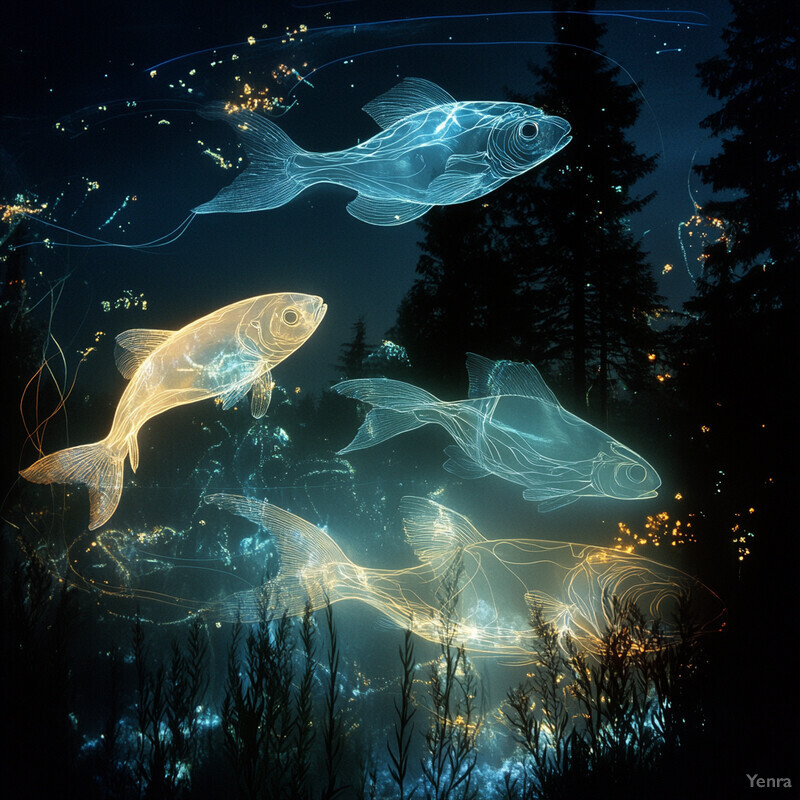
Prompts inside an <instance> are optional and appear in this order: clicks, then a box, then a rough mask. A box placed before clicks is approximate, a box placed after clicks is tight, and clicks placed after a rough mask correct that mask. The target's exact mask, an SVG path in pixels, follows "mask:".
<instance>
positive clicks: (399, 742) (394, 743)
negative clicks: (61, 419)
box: [386, 628, 417, 800]
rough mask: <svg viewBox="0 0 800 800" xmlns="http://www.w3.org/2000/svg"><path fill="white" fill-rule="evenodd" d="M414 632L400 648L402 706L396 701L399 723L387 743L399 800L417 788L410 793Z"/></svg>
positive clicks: (390, 771) (413, 707)
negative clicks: (408, 781) (409, 771)
mask: <svg viewBox="0 0 800 800" xmlns="http://www.w3.org/2000/svg"><path fill="white" fill-rule="evenodd" d="M412 637H413V634H412V633H411V631H410V630H409V629H408V628H406V630H405V633H404V634H403V644H402V645H400V647H399V648H398V650H399V654H400V665H401V667H402V674H401V676H400V703H399V705H398V702H397V700H395V701H394V710H395V715H396V717H395V722H394V736H393V737H392V739H390V741H389V742H387V745H386V748H387V750H388V752H389V762H390V763H389V774H390V775H391V776H392V780H393V781H394V783H395V784H396V786H397V797H398V799H399V800H411V798H412V797H413V796H414V792H415V791H416V787H414V788H412V789H411V790H410V791H409V792H408V793H406V783H407V774H408V757H409V752H410V748H411V738H412V736H413V735H414V715H415V714H416V711H417V710H416V708H415V706H414V699H413V694H412V689H413V686H414V671H415V664H414V640H413V638H412Z"/></svg>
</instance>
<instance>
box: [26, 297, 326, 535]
mask: <svg viewBox="0 0 800 800" xmlns="http://www.w3.org/2000/svg"><path fill="white" fill-rule="evenodd" d="M326 310H327V306H326V305H325V303H324V302H323V301H322V298H320V297H316V296H313V295H306V294H300V293H293V292H281V293H275V294H267V295H259V296H257V297H251V298H248V299H246V300H240V301H239V302H237V303H233V304H231V305H228V306H225V307H223V308H220V309H217V310H216V311H213V312H211V313H210V314H207V315H206V316H204V317H202V318H200V319H198V320H195V321H194V322H192V323H190V324H189V325H186V326H185V327H183V328H181V329H180V330H177V331H166V330H150V329H133V330H129V331H125V332H123V333H121V334H119V336H117V338H116V347H115V359H116V362H117V366H118V368H119V370H120V372H121V373H122V375H123V377H125V378H127V379H129V383H128V385H127V386H126V387H125V390H124V391H123V393H122V396H121V398H120V400H119V403H118V404H117V408H116V410H115V412H114V418H113V421H112V424H111V429H110V431H109V433H108V435H107V436H106V437H105V438H104V439H102V440H101V441H99V442H94V443H92V444H87V445H79V446H77V447H70V448H67V449H65V450H59V451H58V452H56V453H51V454H50V455H47V456H44V457H42V458H40V459H39V460H38V461H36V462H35V463H34V464H32V465H31V466H30V467H28V468H27V469H25V470H22V471H21V472H20V475H21V476H22V477H23V478H25V479H26V480H28V481H31V482H33V483H82V484H85V485H86V486H87V487H88V489H89V506H90V519H89V529H90V530H94V529H96V528H99V527H100V526H102V525H103V524H105V523H106V522H107V521H108V520H109V519H110V518H111V516H112V515H113V513H114V511H115V510H116V508H117V505H118V503H119V499H120V496H121V494H122V488H123V467H124V462H125V458H126V457H128V458H129V460H130V464H131V468H132V470H133V471H134V472H136V470H137V468H138V465H139V446H138V432H139V430H140V429H141V427H142V426H143V425H144V424H145V423H146V422H147V421H148V420H150V419H152V418H153V417H155V416H158V415H159V414H162V413H164V412H165V411H168V410H170V409H171V408H176V407H177V406H181V405H186V404H188V403H196V402H199V401H201V400H207V399H210V398H219V400H220V402H221V403H222V407H223V409H225V410H227V409H229V408H233V407H234V406H235V405H236V404H237V403H239V402H240V401H242V400H243V399H244V397H245V395H246V394H247V393H248V392H250V410H251V413H252V414H253V416H254V417H256V418H259V417H262V416H263V415H264V414H265V413H266V411H267V408H268V406H269V401H270V397H271V392H272V387H273V385H274V384H273V381H272V374H271V370H272V368H273V367H275V366H276V365H277V364H279V363H280V362H281V361H283V360H284V359H285V358H286V357H287V356H289V355H290V354H291V353H293V352H294V351H295V350H296V349H297V348H298V347H300V346H301V345H302V344H303V342H305V341H306V339H308V337H309V336H311V334H312V333H313V332H314V331H315V330H316V328H317V326H318V325H319V323H320V322H321V321H322V318H323V317H324V316H325V312H326Z"/></svg>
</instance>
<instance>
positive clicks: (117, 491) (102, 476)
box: [20, 441, 127, 531]
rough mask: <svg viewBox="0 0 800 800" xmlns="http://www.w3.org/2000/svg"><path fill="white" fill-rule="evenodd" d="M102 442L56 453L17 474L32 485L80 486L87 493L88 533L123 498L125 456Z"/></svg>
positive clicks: (108, 516)
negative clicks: (61, 484)
mask: <svg viewBox="0 0 800 800" xmlns="http://www.w3.org/2000/svg"><path fill="white" fill-rule="evenodd" d="M126 453H127V451H123V453H122V455H119V454H117V453H115V451H114V450H112V449H111V448H110V447H109V446H108V445H107V444H106V443H105V441H101V442H95V443H94V444H82V445H79V446H78V447H69V448H67V449H66V450H59V451H58V452H56V453H51V454H50V455H49V456H44V458H40V459H39V460H38V461H36V462H35V463H33V464H31V466H30V467H28V468H27V469H24V470H22V471H21V472H20V475H21V476H22V477H23V478H25V480H26V481H30V482H31V483H82V484H84V485H85V486H86V487H87V488H88V490H89V530H92V531H93V530H95V528H99V527H100V526H101V525H104V524H105V523H106V522H108V520H109V519H111V516H112V515H113V513H114V511H116V509H117V506H118V505H119V498H120V497H121V495H122V477H123V469H124V466H125V455H126Z"/></svg>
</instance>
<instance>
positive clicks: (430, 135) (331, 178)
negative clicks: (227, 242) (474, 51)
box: [194, 78, 571, 225]
mask: <svg viewBox="0 0 800 800" xmlns="http://www.w3.org/2000/svg"><path fill="white" fill-rule="evenodd" d="M364 111H366V112H367V113H368V114H369V115H370V116H371V117H372V118H373V119H374V120H375V121H376V122H377V123H378V125H380V126H381V128H382V129H383V130H382V131H381V132H380V133H378V134H376V135H375V136H373V137H372V138H371V139H368V140H367V141H366V142H362V143H361V144H358V145H356V146H355V147H351V148H349V149H347V150H341V151H339V152H333V153H310V152H308V151H306V150H303V149H302V148H300V147H298V146H297V145H296V144H295V143H294V142H293V141H292V140H291V139H289V137H288V136H286V134H285V133H283V131H282V130H281V129H280V128H279V127H278V126H277V125H275V124H274V123H273V122H271V121H270V120H268V119H266V118H265V117H262V116H260V115H258V114H255V113H253V112H252V111H247V110H230V111H229V110H227V109H226V108H224V107H212V108H211V109H209V110H208V111H207V112H206V116H208V117H210V118H211V119H222V120H225V121H226V122H228V123H229V124H230V125H232V126H233V127H234V128H235V129H236V132H237V134H238V135H239V137H240V138H241V140H242V142H243V144H244V146H245V149H246V150H247V153H248V157H249V159H250V163H249V165H248V167H247V169H245V170H244V172H242V173H241V174H240V175H239V176H238V177H237V178H236V180H234V182H233V183H232V184H231V185H230V186H226V187H225V188H224V189H222V190H220V192H219V193H218V194H217V196H216V197H215V198H214V199H213V200H211V201H209V202H208V203H203V205H201V206H198V207H197V208H195V209H194V211H195V213H197V214H214V213H219V212H223V211H228V212H231V211H232V212H242V211H261V210H263V209H269V208H277V207H278V206H282V205H284V204H285V203H288V202H289V201H290V200H291V199H292V198H293V197H295V196H296V195H298V194H300V192H302V191H303V190H304V189H307V188H308V187H309V186H313V185H314V184H316V183H334V184H338V185H340V186H346V187H348V188H349V189H354V190H355V191H356V192H358V196H357V197H356V198H355V200H352V201H351V202H350V203H349V204H348V206H347V210H348V211H349V212H350V214H352V215H353V216H354V217H356V219H360V220H362V221H363V222H368V223H369V224H370V225H402V224H403V223H405V222H409V221H411V220H413V219H417V218H418V217H421V216H422V215H423V214H425V213H426V212H427V211H429V210H430V209H431V208H432V207H433V206H439V205H452V204H454V203H464V202H466V201H468V200H474V199H475V198H476V197H481V196H482V195H485V194H486V193H487V192H491V191H492V190H493V189H496V188H497V187H498V186H501V185H502V184H504V183H505V182H506V181H508V180H510V179H511V178H515V177H516V176H518V175H521V174H522V173H523V172H526V171H527V170H529V169H531V168H533V167H535V166H536V165H537V164H541V163H542V161H544V160H545V159H548V158H550V156H552V155H553V154H555V153H557V152H558V151H559V150H561V149H562V148H563V147H565V146H566V145H567V144H568V143H569V142H570V140H571V137H570V136H569V135H568V134H569V130H570V126H569V123H568V122H567V121H566V120H564V119H561V118H560V117H553V116H548V115H547V114H545V113H544V112H543V111H541V110H539V109H538V108H534V107H533V106H529V105H525V104H524V103H507V102H457V101H456V100H454V99H453V98H452V97H451V96H450V95H449V94H448V93H447V92H446V91H444V89H441V88H440V87H438V86H437V85H436V84H434V83H431V82H430V81H427V80H424V79H422V78H406V79H405V80H403V81H401V82H400V83H399V84H398V85H397V86H395V87H394V88H393V89H390V90H389V91H388V92H386V93H385V94H383V95H381V96H380V97H378V98H376V99H375V100H373V101H371V102H370V103H367V105H366V106H364Z"/></svg>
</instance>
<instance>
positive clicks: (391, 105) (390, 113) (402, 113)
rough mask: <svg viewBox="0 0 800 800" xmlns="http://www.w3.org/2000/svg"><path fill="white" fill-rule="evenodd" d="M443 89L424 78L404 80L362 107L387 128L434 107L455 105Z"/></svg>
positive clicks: (453, 99) (453, 100)
mask: <svg viewBox="0 0 800 800" xmlns="http://www.w3.org/2000/svg"><path fill="white" fill-rule="evenodd" d="M455 102H456V101H455V98H453V97H451V95H450V94H448V93H447V92H446V91H445V90H444V89H442V88H441V87H440V86H437V85H436V84H435V83H431V82H430V81H427V80H425V78H404V79H403V80H402V81H400V83H398V84H397V86H395V87H393V88H391V89H389V91H388V92H384V93H383V94H382V95H379V96H378V97H376V98H375V99H374V100H370V101H369V103H367V104H366V105H365V106H364V111H366V112H367V114H369V115H370V116H371V117H372V119H374V120H375V122H377V123H378V125H380V126H381V128H388V127H390V126H391V125H394V123H395V122H398V121H399V120H401V119H403V118H404V117H407V116H409V115H411V114H416V113H417V112H418V111H426V110H427V109H429V108H432V107H434V106H446V105H448V104H450V103H455Z"/></svg>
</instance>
